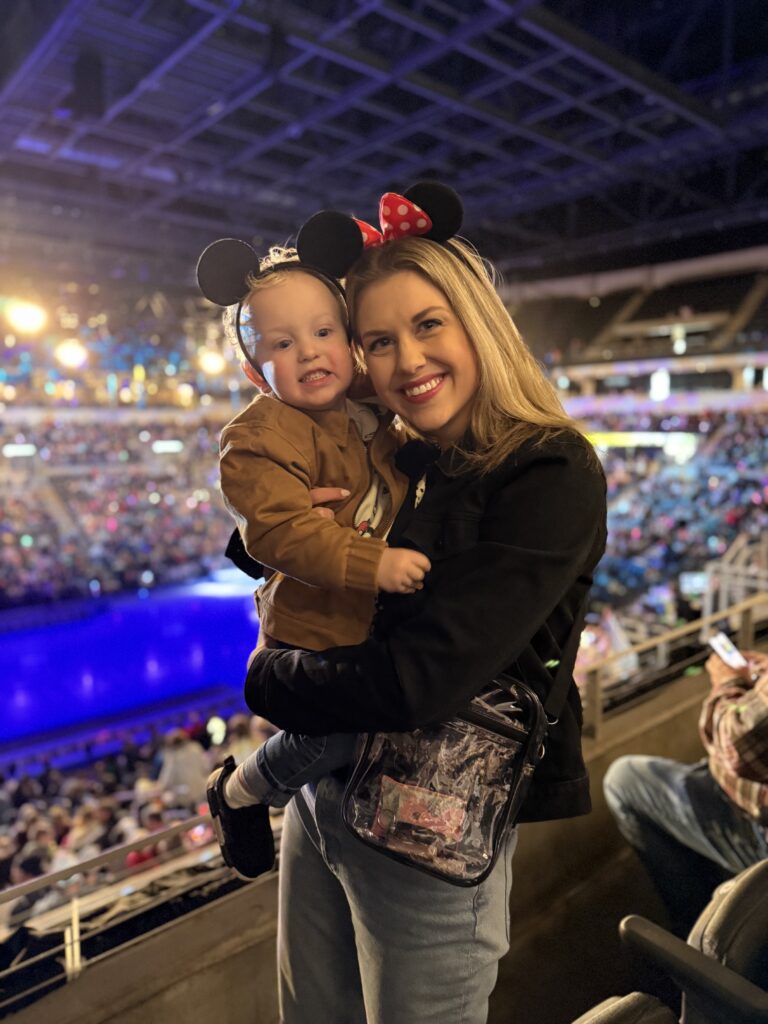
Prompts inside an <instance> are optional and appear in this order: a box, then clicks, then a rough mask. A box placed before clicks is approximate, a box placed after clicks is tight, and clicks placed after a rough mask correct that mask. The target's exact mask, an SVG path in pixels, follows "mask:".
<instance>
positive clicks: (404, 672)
mask: <svg viewBox="0 0 768 1024" xmlns="http://www.w3.org/2000/svg"><path fill="white" fill-rule="evenodd" d="M420 455H426V459H427V461H430V460H431V461H432V464H431V465H430V466H429V468H428V470H427V490H426V494H425V496H424V498H423V500H422V502H421V504H420V505H419V507H418V508H417V509H416V510H415V511H414V509H413V500H412V496H413V489H414V487H415V483H416V480H417V479H418V478H419V476H420V475H421V473H422V472H423V470H424V460H422V459H420V458H419V456H420ZM435 455H436V450H435V449H433V448H431V446H427V445H424V444H423V443H421V442H411V443H410V444H408V445H406V446H405V447H404V448H403V449H402V451H401V453H400V455H399V456H398V465H399V468H401V469H403V470H404V471H405V472H407V473H408V475H409V477H411V494H410V495H409V499H406V501H405V503H404V504H403V507H402V509H401V511H400V514H399V515H398V517H397V519H396V521H395V524H394V526H393V528H392V531H391V533H390V536H389V544H390V545H392V546H401V547H412V548H417V549H418V550H420V551H423V552H424V553H425V554H426V555H427V556H428V557H429V559H430V560H431V562H432V571H431V572H430V573H429V575H428V577H427V583H426V586H425V588H424V590H422V591H420V592H419V593H417V594H414V595H411V596H402V597H398V596H392V595H383V596H382V600H381V601H380V603H379V612H378V614H377V617H376V620H375V622H374V628H373V630H372V634H371V637H370V638H369V639H368V640H367V641H366V642H365V643H364V644H360V645H358V646H355V647H336V648H332V649H330V650H328V651H323V652H321V653H319V654H313V653H309V652H305V651H291V650H268V651H262V652H261V653H260V654H259V655H257V657H256V658H255V659H254V661H253V662H252V664H251V667H250V670H249V672H248V676H247V679H246V684H245V696H246V701H247V703H248V706H249V707H250V708H251V710H252V711H254V712H255V713H257V714H259V715H263V716H264V717H265V718H267V719H269V720H270V721H271V722H274V724H275V725H278V726H280V727H281V728H285V729H290V730H291V731H293V732H302V733H306V734H309V735H322V734H324V733H328V732H362V731H369V730H380V731H398V730H408V729H413V728H416V727H418V726H422V725H427V724H431V723H435V722H437V721H439V720H441V719H444V718H448V717H450V716H451V715H452V714H454V713H455V712H456V711H458V710H460V709H461V708H462V707H464V706H465V705H466V704H467V703H468V702H469V700H470V699H471V698H472V697H473V696H474V695H475V694H477V693H478V692H479V691H480V690H481V689H483V687H484V686H486V685H487V684H488V683H490V682H491V681H492V680H493V679H494V677H495V676H496V675H497V674H498V673H500V672H502V671H505V670H507V671H509V672H510V674H511V675H513V676H515V677H516V678H518V679H522V680H524V681H525V682H527V683H528V684H529V685H530V686H531V687H532V688H533V689H535V690H536V691H537V692H538V694H539V696H540V697H541V698H542V700H543V699H545V698H546V694H547V692H548V689H549V687H550V686H551V683H552V678H553V672H554V665H555V664H557V662H558V661H559V659H560V654H561V650H562V647H563V646H564V645H565V642H566V638H567V636H568V633H569V632H570V629H571V625H572V623H573V621H574V617H575V616H576V614H577V613H578V609H579V608H580V606H581V605H582V601H583V599H584V597H585V595H586V592H587V590H588V589H589V587H590V585H591V583H592V573H593V570H594V568H595V566H596V565H597V562H598V561H599V559H600V557H601V555H602V553H603V551H604V548H605V537H606V526H605V515H606V507H605V479H604V476H603V473H602V470H601V468H600V466H599V464H598V463H597V461H596V460H595V458H594V456H591V453H589V451H588V448H587V445H586V443H585V442H584V440H583V439H582V438H580V437H579V436H578V435H575V434H571V433H565V434H561V435H558V436H556V437H554V438H550V439H548V440H547V441H545V442H544V443H543V444H541V445H539V446H536V445H535V444H533V443H527V444H525V445H523V446H522V447H521V448H520V449H518V451H516V452H515V453H514V454H513V455H511V456H510V457H509V458H508V459H507V460H506V461H505V462H504V463H503V464H502V466H501V467H499V468H498V469H497V470H494V471H493V472H492V473H490V474H488V475H486V476H484V477H479V476H477V475H475V474H472V473H469V472H467V471H466V467H465V466H464V465H463V463H462V460H461V458H460V457H458V456H457V454H456V451H455V450H453V451H451V452H447V453H444V454H442V455H440V456H439V458H437V459H436V461H435ZM409 461H410V465H409ZM332 483H333V481H328V484H329V485H331V484H332ZM571 668H572V666H571ZM581 721H582V715H581V702H580V700H579V693H578V690H577V689H576V686H575V684H573V683H572V684H571V687H570V689H569V692H568V698H567V701H566V706H565V708H564V709H563V711H562V712H561V714H560V716H559V721H558V722H557V723H556V724H555V725H553V726H552V727H551V728H550V730H549V734H548V739H547V753H546V755H545V757H544V759H543V760H542V762H541V763H540V765H539V766H538V768H537V769H536V772H535V774H534V781H533V785H532V786H531V789H530V791H529V795H528V797H527V799H526V803H525V805H524V808H523V814H522V815H521V820H525V821H534V820H547V819H552V818H562V817H570V816H573V815H577V814H585V813H587V812H588V811H589V810H590V802H589V784H588V778H587V773H586V768H585V766H584V761H583V757H582V753H581Z"/></svg>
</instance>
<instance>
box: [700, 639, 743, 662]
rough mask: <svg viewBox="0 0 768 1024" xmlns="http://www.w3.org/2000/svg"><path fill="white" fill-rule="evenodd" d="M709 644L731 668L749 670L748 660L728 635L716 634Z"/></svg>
mask: <svg viewBox="0 0 768 1024" xmlns="http://www.w3.org/2000/svg"><path fill="white" fill-rule="evenodd" d="M707 643H708V644H709V646H710V647H711V648H712V650H713V651H714V652H715V654H716V655H717V656H718V657H720V658H722V659H723V661H724V662H725V664H726V665H727V666H728V667H729V668H735V669H739V668H747V659H746V658H745V657H744V655H743V654H742V653H741V651H740V650H739V649H738V647H737V646H736V645H735V644H734V642H733V641H732V640H731V638H730V637H729V636H728V635H727V634H726V633H714V634H713V635H712V636H711V637H710V638H709V639H708V640H707Z"/></svg>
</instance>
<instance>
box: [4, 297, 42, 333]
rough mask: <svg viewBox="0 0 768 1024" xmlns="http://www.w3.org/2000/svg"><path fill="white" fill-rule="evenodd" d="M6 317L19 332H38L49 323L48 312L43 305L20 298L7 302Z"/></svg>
mask: <svg viewBox="0 0 768 1024" xmlns="http://www.w3.org/2000/svg"><path fill="white" fill-rule="evenodd" d="M5 318H6V320H7V321H8V323H9V324H10V325H11V327H12V328H13V330H14V331H16V333H17V334H37V333H38V331H41V330H42V329H43V327H45V325H46V324H47V323H48V314H47V313H46V311H45V310H44V309H43V307H42V306H38V305H37V303H35V302H21V301H20V300H18V299H11V300H10V301H9V302H8V303H7V305H6V307H5Z"/></svg>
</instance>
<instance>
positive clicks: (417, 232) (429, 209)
mask: <svg viewBox="0 0 768 1024" xmlns="http://www.w3.org/2000/svg"><path fill="white" fill-rule="evenodd" d="M463 216H464V209H463V207H462V204H461V200H460V199H459V197H458V195H457V194H456V193H455V192H454V191H453V189H452V188H449V187H448V186H447V185H442V184H441V183H440V182H437V181H421V182H418V183H417V184H416V185H412V186H411V187H410V188H409V189H407V190H406V191H405V192H404V193H403V195H398V194H397V193H395V192H387V193H386V194H385V195H384V196H382V199H381V202H380V204H379V219H380V222H381V230H378V229H376V228H374V227H371V225H370V224H366V223H365V221H360V220H357V219H356V218H355V217H349V216H347V215H346V214H344V213H339V212H338V211H336V210H321V211H320V213H316V214H314V216H312V217H310V218H309V220H308V221H307V222H306V224H304V225H303V227H302V228H301V230H300V231H299V234H298V237H297V239H296V251H297V252H298V255H299V259H298V262H297V261H292V262H284V263H277V264H274V265H273V266H272V267H269V268H268V269H266V270H264V271H261V269H260V266H259V257H258V255H257V253H256V251H255V250H254V249H252V248H251V246H250V245H248V243H247V242H241V241H240V240H239V239H237V238H220V239H219V240H218V241H217V242H213V243H212V244H211V245H209V246H208V248H207V249H205V251H204V252H203V254H202V256H201V257H200V259H199V261H198V264H197V281H198V284H199V286H200V290H201V291H202V293H203V295H204V296H205V297H206V298H207V299H210V301H211V302H215V303H216V304H217V305H219V306H232V305H234V304H235V303H237V302H241V301H242V300H243V299H244V298H245V296H246V295H247V294H248V292H249V290H250V288H249V284H248V282H249V280H250V279H252V278H253V277H258V276H266V275H267V274H269V273H271V272H272V271H274V270H278V269H279V270H285V269H293V270H302V269H303V270H308V271H310V272H313V273H315V274H317V275H319V276H321V277H322V278H324V279H325V280H327V281H328V283H329V284H330V285H331V286H333V287H334V288H336V289H337V290H338V291H341V287H340V285H339V283H338V278H340V277H344V276H345V275H346V273H347V271H348V270H349V268H350V267H351V266H352V264H353V263H354V262H355V260H356V259H357V258H358V257H359V256H360V254H361V253H362V251H363V249H364V248H367V247H370V246H373V245H384V244H386V243H387V242H390V241H393V240H395V239H397V238H409V237H414V236H420V237H423V238H431V239H432V240H433V241H435V242H447V241H448V239H449V238H452V237H453V236H454V235H455V234H456V233H457V232H458V231H459V229H460V228H461V222H462V219H463Z"/></svg>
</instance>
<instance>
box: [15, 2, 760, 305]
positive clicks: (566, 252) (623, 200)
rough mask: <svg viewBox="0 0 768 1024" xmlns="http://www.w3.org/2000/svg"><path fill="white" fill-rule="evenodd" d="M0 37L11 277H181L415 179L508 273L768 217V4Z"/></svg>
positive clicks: (130, 24) (123, 21)
mask: <svg viewBox="0 0 768 1024" xmlns="http://www.w3.org/2000/svg"><path fill="white" fill-rule="evenodd" d="M0 27H1V28H2V33H1V37H0V40H1V41H0V56H1V57H2V59H0V76H1V77H0V236H1V237H0V261H2V262H1V263H0V269H2V267H3V266H4V267H6V268H8V267H21V266H23V267H25V268H28V269H30V270H33V271H34V272H35V273H36V274H38V275H39V274H40V273H41V272H44V268H48V269H50V271H51V272H59V271H60V272H64V273H72V274H75V273H77V274H84V275H91V276H93V277H104V276H105V275H107V276H111V277H112V278H114V279H119V278H120V279H127V280H135V281H145V282H149V281H151V282H156V283H157V284H158V285H162V286H170V285H172V284H174V283H177V284H191V282H192V279H193V274H192V270H193V265H194V260H195V257H196V255H197V253H198V252H199V251H200V249H201V247H202V246H204V245H205V244H206V243H207V242H208V241H210V240H212V239H213V238H216V237H219V236H221V235H233V236H237V237H242V238H248V239H251V240H253V241H255V243H256V244H257V245H258V246H263V247H266V246H267V245H268V244H272V243H275V242H282V241H285V240H286V238H287V237H288V236H290V235H291V234H292V233H294V232H295V230H296V228H297V226H298V225H299V224H300V223H301V222H302V221H303V220H304V219H305V218H306V217H307V216H308V215H310V214H311V213H313V212H314V211H316V210H318V209H321V208H323V207H329V206H330V207H336V208H340V209H344V210H348V211H351V212H354V213H355V214H356V215H358V216H362V217H364V218H365V219H369V220H370V219H372V218H374V217H375V206H376V197H377V196H378V195H380V194H381V193H382V192H383V191H385V190H387V189H390V188H395V189H402V188H403V187H405V186H406V185H407V184H409V183H411V182H412V181H414V180H418V179H419V178H423V177H440V178H442V179H444V180H446V181H448V182H450V183H452V184H453V185H454V186H455V187H456V188H457V189H458V190H459V191H460V192H461V194H462V195H463V197H464V199H465V203H466V207H467V217H466V227H465V230H466V234H467V235H468V236H469V237H471V238H472V239H473V241H475V242H476V243H477V244H478V246H479V247H480V248H481V249H482V251H483V252H485V253H487V254H488V255H491V256H493V257H494V258H496V259H497V260H498V261H499V262H500V263H501V265H502V266H503V267H504V268H505V269H506V271H507V274H508V276H510V277H511V278H514V277H516V276H518V277H525V276H528V277H530V276H535V275H537V274H539V275H541V274H545V273H546V274H548V275H551V273H552V272H553V270H556V269H558V268H559V269H561V270H564V271H568V270H570V271H583V270H584V269H589V268H590V267H594V268H597V267H598V265H600V263H601V261H602V263H603V264H606V265H617V264H618V265H621V264H622V261H625V260H628V259H629V260H631V259H633V258H634V259H635V260H636V259H637V258H638V254H651V253H655V252H658V253H659V256H663V257H664V258H670V257H671V255H672V254H673V253H674V252H679V253H680V254H681V255H690V254H692V253H695V252H696V251H697V250H698V251H712V249H713V248H717V247H718V246H719V247H721V248H724V247H727V246H728V245H729V244H732V243H733V242H734V241H735V242H736V243H738V244H748V243H750V242H751V241H753V240H756V239H757V238H758V236H759V235H760V232H761V231H762V237H763V238H764V237H765V233H766V227H768V146H767V143H768V13H767V12H766V9H765V0H685V2H681V0H645V2H643V3H627V0H600V3H595V2H594V0H545V2H543V3H536V2H534V0H451V2H447V0H316V2H315V0H313V2H306V3H297V2H293V0H279V2H277V0H276V2H260V0H3V3H2V9H1V10H0ZM633 254H634V255H633Z"/></svg>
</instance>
